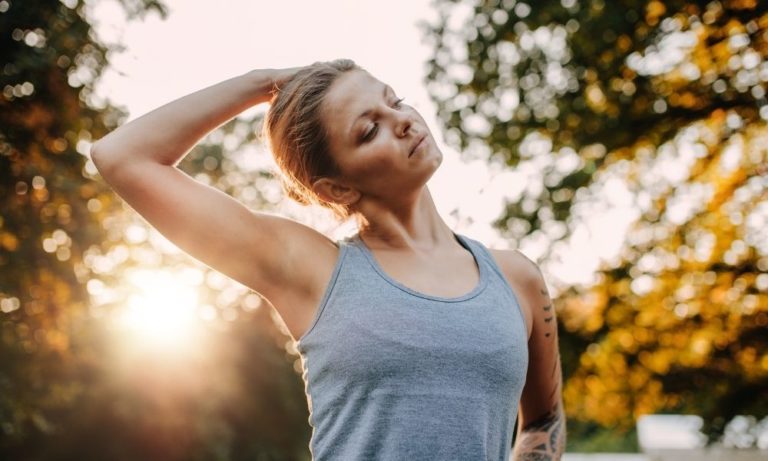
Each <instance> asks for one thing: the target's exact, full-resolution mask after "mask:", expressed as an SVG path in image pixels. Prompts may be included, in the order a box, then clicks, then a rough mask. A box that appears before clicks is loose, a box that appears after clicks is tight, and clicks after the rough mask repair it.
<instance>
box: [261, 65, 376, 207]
mask: <svg viewBox="0 0 768 461" xmlns="http://www.w3.org/2000/svg"><path fill="white" fill-rule="evenodd" d="M356 69H361V68H360V67H359V66H358V65H357V64H355V62H354V61H352V60H350V59H337V60H334V61H328V62H316V63H314V64H312V65H310V66H307V67H305V68H303V69H301V70H299V71H298V72H297V73H296V75H294V76H293V77H292V78H291V79H290V80H289V81H288V82H286V83H285V84H284V85H283V87H281V88H279V89H278V91H277V92H276V95H275V96H274V97H273V99H272V101H271V105H270V107H269V109H268V110H267V114H266V117H265V119H264V137H265V138H266V140H267V143H268V146H269V148H270V150H271V151H272V155H273V156H274V158H275V162H276V163H277V166H278V167H279V168H280V171H281V173H282V183H283V189H284V190H285V192H286V194H287V195H288V196H289V197H291V198H292V199H294V200H296V201H297V202H299V203H302V204H305V205H308V204H312V203H317V204H319V205H322V206H324V207H326V208H329V209H331V210H332V211H333V212H334V214H335V215H336V216H337V217H339V218H340V219H342V220H344V219H346V218H348V217H349V216H350V210H349V208H348V207H347V206H345V205H342V204H338V203H333V202H328V201H325V200H323V199H322V198H321V197H320V196H318V195H317V194H316V193H315V191H314V190H312V183H314V182H315V181H316V180H318V179H320V178H324V177H333V176H336V175H338V174H339V169H338V166H337V164H336V162H335V161H334V159H333V157H332V156H331V154H330V147H329V142H328V130H327V129H326V127H325V126H324V125H323V122H322V119H321V113H322V112H321V106H322V102H323V99H324V98H325V95H326V94H327V93H328V90H329V88H330V87H331V85H332V84H333V82H334V81H336V79H337V78H338V77H339V76H340V75H342V74H344V73H345V72H349V71H351V70H356Z"/></svg>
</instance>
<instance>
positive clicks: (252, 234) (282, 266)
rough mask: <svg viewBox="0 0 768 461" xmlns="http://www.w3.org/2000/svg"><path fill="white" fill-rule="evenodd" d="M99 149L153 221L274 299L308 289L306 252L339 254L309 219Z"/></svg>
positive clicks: (113, 180) (122, 187) (117, 183)
mask: <svg viewBox="0 0 768 461" xmlns="http://www.w3.org/2000/svg"><path fill="white" fill-rule="evenodd" d="M97 149H98V145H96V146H95V147H94V149H93V150H92V158H93V161H94V163H95V164H96V166H97V168H98V169H99V172H100V173H101V175H102V176H103V177H104V179H105V180H106V181H107V182H108V183H109V184H110V185H111V186H112V187H113V189H115V191H116V192H117V193H118V194H119V195H120V196H121V197H122V198H123V199H124V200H125V201H126V202H127V203H128V204H129V205H130V206H131V207H132V208H133V209H134V210H136V211H137V212H138V213H139V214H140V215H141V216H142V217H144V218H145V219H146V220H147V221H148V222H149V223H150V224H151V225H152V226H153V227H155V228H156V229H157V230H158V231H159V232H160V233H162V234H163V235H164V236H165V237H166V238H168V239H169V240H170V241H172V242H173V243H174V244H175V245H177V246H178V247H179V248H181V249H182V250H184V251H185V252H187V253H188V254H190V255H191V256H193V257H194V258H196V259H198V260H200V261H202V262H203V263H205V264H207V265H208V266H210V267H212V268H213V269H215V270H217V271H219V272H222V273H224V274H226V275H228V276H230V277H231V278H233V279H235V280H237V281H239V282H241V283H243V284H244V285H246V286H248V287H250V288H252V289H254V290H256V291H257V292H259V293H260V294H262V295H264V296H265V297H267V298H269V299H270V301H272V300H273V299H272V298H275V297H277V296H279V294H280V292H281V291H285V289H286V288H288V289H298V290H299V291H302V290H304V289H309V287H310V286H311V285H312V280H310V278H311V277H312V274H313V271H311V270H308V269H307V268H306V266H307V264H302V262H303V260H304V259H305V255H308V254H312V255H313V257H315V258H318V259H322V257H323V256H324V255H325V256H326V258H327V259H331V260H332V258H333V257H334V256H333V255H334V251H336V247H335V245H334V244H333V242H332V241H330V239H328V238H327V237H325V236H323V235H322V234H320V233H319V232H317V231H314V230H313V229H311V228H309V227H307V226H304V225H301V224H299V223H297V222H295V221H292V220H289V219H286V218H281V217H278V216H273V215H269V214H266V213H258V212H254V211H252V210H250V209H248V208H247V207H246V206H245V205H243V204H241V203H240V202H238V201H237V200H235V199H233V198H232V197H230V196H229V195H227V194H225V193H223V192H221V191H219V190H218V189H215V188H213V187H210V186H207V185H205V184H202V183H200V182H198V181H195V180H194V179H193V178H191V177H190V176H188V175H187V174H186V173H184V172H183V171H181V170H179V169H178V168H176V167H175V166H170V165H163V164H160V163H156V162H152V161H148V160H141V159H137V160H136V161H110V160H108V158H107V157H103V156H102V153H99V152H97ZM107 155H108V154H107ZM289 243H290V244H289ZM315 272H323V271H315Z"/></svg>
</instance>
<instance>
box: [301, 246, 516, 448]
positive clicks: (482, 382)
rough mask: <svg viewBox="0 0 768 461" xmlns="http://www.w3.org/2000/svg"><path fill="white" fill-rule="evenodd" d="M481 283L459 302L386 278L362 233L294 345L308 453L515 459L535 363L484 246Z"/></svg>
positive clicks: (476, 251) (478, 257)
mask: <svg viewBox="0 0 768 461" xmlns="http://www.w3.org/2000/svg"><path fill="white" fill-rule="evenodd" d="M456 239H457V240H458V241H459V243H461V245H462V246H464V247H465V248H466V249H468V250H469V251H470V252H471V253H472V255H473V256H474V259H475V262H476V263H477V266H478V268H479V272H480V282H479V283H478V284H477V286H476V287H475V288H474V289H472V290H471V291H470V292H468V293H466V294H464V295H462V296H459V297H455V298H443V297H438V296H430V295H427V294H424V293H419V292H417V291H415V290H412V289H410V288H408V287H406V286H405V285H403V284H401V283H399V282H397V281H396V280H394V279H392V278H391V277H389V276H388V275H387V274H386V273H385V272H384V271H383V269H382V268H381V267H380V266H379V264H378V263H377V261H376V260H375V259H374V257H373V255H372V254H371V252H370V250H369V249H368V248H367V247H366V246H365V243H364V242H363V241H362V240H361V239H360V238H359V236H358V235H355V236H353V237H348V238H346V239H343V240H340V241H339V242H338V244H339V256H338V260H337V262H336V266H335V268H334V271H333V275H332V277H331V280H330V282H329V284H328V287H327V288H326V291H325V294H324V296H323V299H322V301H321V303H320V305H319V307H318V309H317V311H316V312H315V316H314V319H313V320H312V323H311V324H310V327H309V329H308V330H307V332H306V333H304V335H303V336H302V337H301V338H299V340H298V341H297V344H296V345H297V349H298V351H299V354H300V356H301V363H302V369H303V373H302V377H303V379H304V384H305V390H306V394H307V402H308V404H309V411H310V414H309V423H310V425H311V426H312V438H311V441H310V451H311V452H312V458H313V459H314V460H316V461H325V460H344V461H348V460H349V461H353V460H497V461H506V460H508V459H509V455H510V451H511V446H512V439H513V434H512V432H513V430H514V426H515V420H516V417H517V409H518V401H519V400H520V395H521V393H522V389H523V384H525V376H526V370H527V367H528V344H527V330H526V326H525V320H524V317H523V315H522V312H521V311H520V306H519V303H518V301H517V298H516V297H515V294H514V292H513V291H512V289H511V287H510V285H509V284H508V283H507V281H506V279H505V278H504V276H503V274H502V272H501V270H500V269H499V267H498V266H497V265H496V263H495V262H494V260H493V257H492V256H491V254H490V253H489V252H488V251H487V250H486V249H485V247H484V246H483V245H482V244H481V243H479V242H477V241H475V240H472V239H470V238H468V237H464V236H461V235H456Z"/></svg>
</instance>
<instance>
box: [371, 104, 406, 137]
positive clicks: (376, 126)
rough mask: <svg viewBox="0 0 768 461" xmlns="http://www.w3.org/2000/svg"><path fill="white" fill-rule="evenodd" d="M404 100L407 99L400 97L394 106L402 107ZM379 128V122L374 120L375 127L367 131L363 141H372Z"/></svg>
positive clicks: (396, 107)
mask: <svg viewBox="0 0 768 461" xmlns="http://www.w3.org/2000/svg"><path fill="white" fill-rule="evenodd" d="M403 101H405V98H398V99H397V100H396V101H395V103H394V104H392V107H394V108H395V109H400V108H401V107H402V103H403ZM378 129H379V124H378V123H376V122H373V128H371V129H370V130H368V131H367V132H366V133H365V135H364V136H363V138H362V141H363V142H367V141H370V140H371V139H372V138H373V136H374V135H375V134H376V131H378Z"/></svg>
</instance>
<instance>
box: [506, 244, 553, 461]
mask: <svg viewBox="0 0 768 461" xmlns="http://www.w3.org/2000/svg"><path fill="white" fill-rule="evenodd" d="M495 257H496V259H497V261H498V262H499V265H500V266H501V268H502V270H503V271H504V272H505V275H506V276H507V280H508V281H509V282H510V285H511V286H512V288H513V290H514V291H515V293H516V294H517V295H518V297H519V298H520V299H519V302H520V303H521V307H523V310H524V312H525V314H526V317H527V318H526V321H527V324H528V327H529V338H528V373H527V376H526V381H525V387H524V388H523V395H522V397H521V399H520V419H519V422H518V427H519V428H520V429H519V431H518V434H517V441H516V443H515V447H514V456H513V459H514V460H515V461H534V460H535V461H555V460H559V459H561V457H562V455H563V452H564V451H565V413H564V410H563V403H562V372H561V368H560V352H559V350H558V341H557V318H556V316H555V309H554V306H553V304H552V300H551V299H550V297H549V293H548V292H547V287H546V284H545V283H544V277H543V276H542V274H541V271H540V270H539V268H538V266H536V264H535V263H533V262H532V261H530V260H529V259H528V258H526V257H525V256H524V255H523V254H522V253H519V252H517V251H496V252H495Z"/></svg>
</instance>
